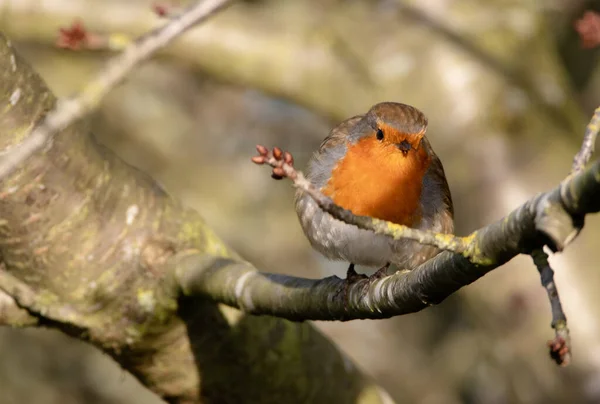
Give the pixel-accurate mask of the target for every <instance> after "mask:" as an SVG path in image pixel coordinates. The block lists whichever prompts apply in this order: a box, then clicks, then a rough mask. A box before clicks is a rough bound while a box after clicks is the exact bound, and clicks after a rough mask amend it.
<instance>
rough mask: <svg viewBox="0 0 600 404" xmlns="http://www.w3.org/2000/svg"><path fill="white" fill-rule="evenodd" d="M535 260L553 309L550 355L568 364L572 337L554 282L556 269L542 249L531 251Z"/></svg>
mask: <svg viewBox="0 0 600 404" xmlns="http://www.w3.org/2000/svg"><path fill="white" fill-rule="evenodd" d="M531 257H532V258H533V262H534V263H535V266H536V267H537V269H538V271H539V272H540V278H541V280H542V286H544V289H546V292H547V293H548V300H550V307H551V310H552V328H554V333H555V336H554V339H553V340H552V341H548V347H549V348H550V357H551V358H552V359H553V360H554V361H555V362H556V363H557V364H559V365H561V366H566V365H568V364H569V362H570V361H571V338H570V336H569V328H568V327H567V317H566V316H565V313H564V312H563V309H562V304H561V302H560V297H559V295H558V290H557V289H556V284H555V283H554V271H553V270H552V267H550V264H549V263H548V255H547V254H546V253H545V252H544V251H542V250H536V251H533V252H532V253H531Z"/></svg>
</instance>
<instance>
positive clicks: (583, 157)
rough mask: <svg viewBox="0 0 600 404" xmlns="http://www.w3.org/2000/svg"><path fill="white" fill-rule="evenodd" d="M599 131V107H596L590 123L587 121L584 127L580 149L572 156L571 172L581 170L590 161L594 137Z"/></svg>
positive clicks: (594, 142)
mask: <svg viewBox="0 0 600 404" xmlns="http://www.w3.org/2000/svg"><path fill="white" fill-rule="evenodd" d="M599 131H600V107H598V108H596V110H595V111H594V116H592V119H591V120H590V123H588V125H587V126H586V128H585V135H584V136H583V142H582V145H581V149H580V150H579V152H578V153H577V154H576V155H575V157H574V158H573V167H572V168H571V173H576V172H579V171H581V170H583V168H584V167H585V165H586V164H587V163H588V162H589V161H590V158H592V154H593V153H594V148H595V146H596V138H597V137H598V132H599Z"/></svg>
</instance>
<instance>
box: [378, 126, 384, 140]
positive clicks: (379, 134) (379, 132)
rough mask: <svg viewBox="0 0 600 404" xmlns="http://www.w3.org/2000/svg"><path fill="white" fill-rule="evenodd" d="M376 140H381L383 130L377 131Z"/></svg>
mask: <svg viewBox="0 0 600 404" xmlns="http://www.w3.org/2000/svg"><path fill="white" fill-rule="evenodd" d="M377 140H383V130H381V129H377Z"/></svg>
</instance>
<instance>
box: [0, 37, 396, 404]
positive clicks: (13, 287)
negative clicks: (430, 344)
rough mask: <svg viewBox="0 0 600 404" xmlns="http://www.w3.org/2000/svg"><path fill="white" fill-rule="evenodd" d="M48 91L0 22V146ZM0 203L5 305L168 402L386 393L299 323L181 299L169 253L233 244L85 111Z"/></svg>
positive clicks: (6, 186) (12, 179) (364, 403)
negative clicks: (110, 143) (105, 359)
mask: <svg viewBox="0 0 600 404" xmlns="http://www.w3.org/2000/svg"><path fill="white" fill-rule="evenodd" d="M54 102H55V99H54V96H53V95H52V93H51V92H50V91H49V90H48V89H47V88H46V86H45V85H44V84H43V82H42V81H41V79H40V78H39V77H38V76H37V75H36V74H35V73H34V72H33V71H32V70H31V69H30V67H29V66H28V65H27V63H26V62H25V61H24V60H23V59H22V58H20V57H19V55H18V54H16V53H15V52H14V50H13V49H12V47H10V46H9V45H8V41H7V40H6V39H5V38H4V37H2V36H0V103H2V105H4V106H6V107H5V108H4V109H3V110H2V111H1V112H0V148H8V146H9V145H12V144H16V143H18V142H19V141H21V140H22V139H23V138H24V137H25V136H26V135H27V134H28V133H29V129H30V128H31V127H32V126H33V125H34V123H35V122H39V120H40V119H41V118H42V117H43V115H44V113H45V112H46V111H49V110H52V108H53V107H54ZM0 210H1V212H2V220H1V221H0V255H1V256H2V261H3V263H4V265H5V269H3V270H2V271H0V273H1V274H2V275H6V276H0V284H2V287H3V288H5V289H6V290H9V291H10V292H11V293H13V294H14V298H11V300H10V305H9V306H7V307H9V310H10V316H11V318H14V317H13V313H16V315H17V316H20V317H24V318H25V319H29V317H28V314H27V313H33V314H34V316H33V317H35V318H36V320H39V322H40V324H44V325H49V326H51V327H54V328H56V329H59V330H62V331H64V332H65V333H68V334H69V335H71V336H73V337H76V338H80V339H83V340H87V341H90V342H91V343H93V344H94V345H95V346H96V347H98V348H99V349H102V350H103V351H104V352H105V353H107V354H108V355H110V356H111V357H112V358H113V359H115V360H116V361H117V362H118V363H119V364H121V366H122V367H123V368H124V369H126V370H127V371H129V372H131V373H132V374H133V375H135V376H136V377H137V378H138V379H139V380H140V381H141V382H142V383H143V384H144V385H145V386H147V387H148V388H149V389H150V390H152V391H154V392H155V393H156V394H158V395H160V396H161V397H163V398H165V399H166V400H167V401H169V402H171V403H197V402H248V401H251V402H259V403H260V402H270V401H272V399H273V397H277V399H278V400H281V402H356V403H361V404H370V403H380V402H383V401H384V400H386V399H385V393H383V392H380V389H379V388H378V387H377V386H375V385H374V384H373V382H372V380H370V379H369V378H368V377H365V376H364V375H363V374H361V372H360V371H359V369H357V368H356V367H355V366H353V365H352V363H351V362H350V361H349V360H348V359H347V358H346V357H344V355H343V354H342V353H340V352H339V351H338V350H337V349H336V347H335V346H334V345H333V344H332V343H331V342H330V341H329V340H327V339H326V338H324V337H323V336H322V335H320V334H319V333H318V332H317V331H316V330H315V329H314V328H313V327H312V326H311V325H310V324H309V323H303V324H297V323H291V322H288V321H284V320H282V319H277V318H270V317H255V316H245V315H244V314H243V313H240V312H238V311H236V310H233V309H230V308H224V306H222V305H217V304H215V303H214V302H211V301H208V300H207V299H204V298H199V299H182V300H178V299H177V298H178V292H179V288H178V287H177V285H175V284H174V283H173V282H172V279H173V276H172V273H171V266H170V265H169V263H170V261H171V259H170V257H171V256H172V255H177V256H179V255H180V254H182V253H183V252H186V251H194V252H196V253H197V254H200V255H204V254H206V255H208V254H209V253H210V254H215V255H221V256H223V257H229V258H231V257H235V256H236V254H235V252H233V251H231V250H229V249H228V248H227V247H226V246H225V245H224V244H223V242H222V241H221V240H219V238H218V237H217V236H216V235H215V234H214V233H213V232H212V231H211V229H210V228H208V226H206V224H205V223H204V222H203V221H202V219H201V218H200V217H199V215H198V214H197V213H196V212H194V211H192V210H190V209H186V208H184V207H182V205H181V204H180V203H179V202H177V201H176V200H175V199H174V198H171V197H169V196H168V195H167V194H166V193H165V192H164V191H163V190H162V189H161V188H160V187H159V186H157V184H156V183H154V182H153V181H152V180H151V179H150V178H149V177H148V176H147V175H145V174H143V173H141V172H139V171H138V170H136V169H134V168H132V167H131V166H129V165H127V164H125V163H124V162H123V161H121V160H119V159H118V158H117V157H116V156H114V155H113V154H112V153H111V152H110V151H108V150H106V149H105V148H103V147H101V146H99V145H98V144H97V143H96V142H95V141H94V140H93V139H92V136H91V135H90V133H89V131H88V127H87V125H86V122H85V121H80V122H76V123H75V124H73V125H70V126H69V127H68V128H66V129H64V130H63V131H61V134H60V135H59V136H56V137H55V138H54V140H53V142H51V144H50V145H49V147H47V148H46V149H45V150H44V152H43V153H35V154H34V155H33V156H31V158H30V159H28V161H27V164H24V165H23V166H22V168H21V169H19V170H17V171H16V172H15V173H13V175H10V176H8V177H7V178H6V179H5V180H4V181H0ZM1 296H5V295H4V293H3V292H0V299H2V298H1ZM5 300H6V301H9V299H8V298H6V299H3V300H2V301H0V317H2V315H3V314H2V310H3V309H2V307H4V304H5V303H4V301H5ZM17 301H18V302H19V304H20V305H22V306H23V307H25V308H26V310H22V311H21V310H18V309H17V308H16V306H17V303H15V302H17ZM63 308H68V310H67V311H66V312H65V311H64V310H62V309H63ZM47 309H48V311H47ZM55 309H59V310H58V311H57V310H55ZM65 313H66V314H67V315H63V314H65ZM73 313H77V314H78V316H79V315H80V317H77V316H76V317H72V316H71V315H70V314H73ZM81 316H82V317H83V318H82V317H81ZM0 321H3V320H0ZM10 323H11V324H15V322H14V321H11V322H10ZM4 324H5V323H4ZM231 380H236V383H234V384H232V383H231ZM265 381H268V382H265ZM388 401H389V400H388Z"/></svg>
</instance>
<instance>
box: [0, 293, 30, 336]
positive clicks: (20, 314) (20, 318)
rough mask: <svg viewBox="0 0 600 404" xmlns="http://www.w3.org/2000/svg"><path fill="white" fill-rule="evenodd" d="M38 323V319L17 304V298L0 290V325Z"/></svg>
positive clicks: (23, 325) (17, 325)
mask: <svg viewBox="0 0 600 404" xmlns="http://www.w3.org/2000/svg"><path fill="white" fill-rule="evenodd" d="M37 324H38V319H37V318H36V317H35V316H32V315H31V314H29V312H28V311H27V310H25V309H23V308H21V307H19V305H18V304H17V302H16V301H15V299H14V298H13V297H12V296H10V295H8V294H6V293H4V292H3V291H2V290H0V327H1V326H12V327H28V326H34V325H37Z"/></svg>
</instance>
